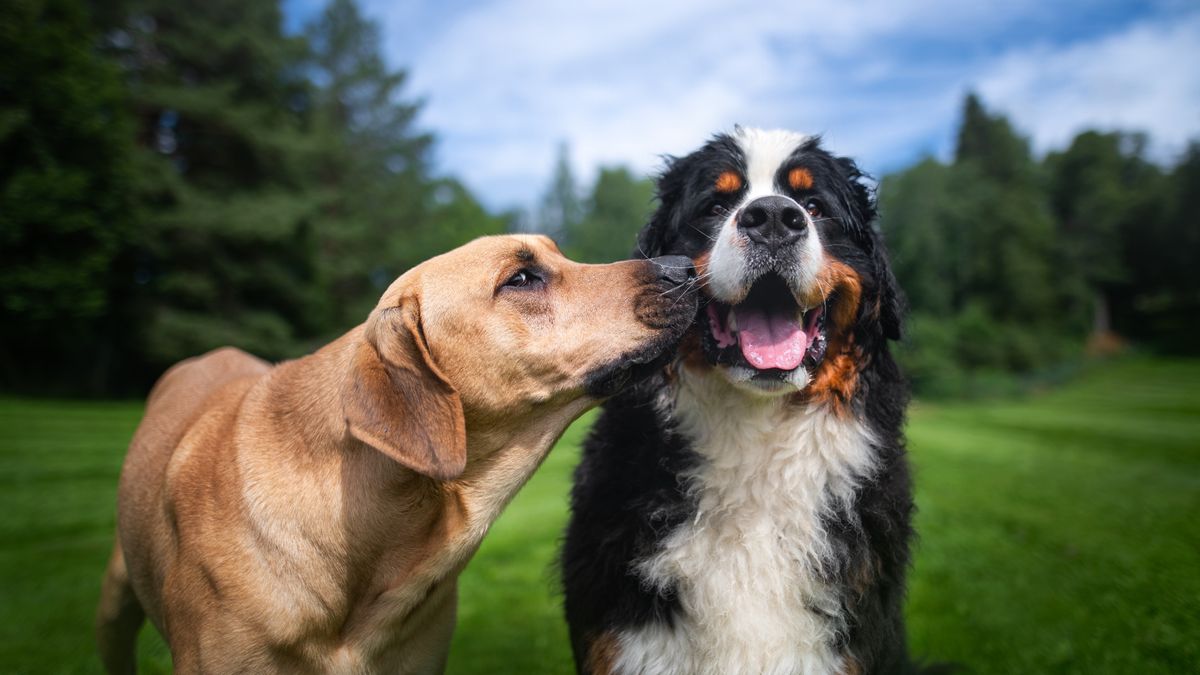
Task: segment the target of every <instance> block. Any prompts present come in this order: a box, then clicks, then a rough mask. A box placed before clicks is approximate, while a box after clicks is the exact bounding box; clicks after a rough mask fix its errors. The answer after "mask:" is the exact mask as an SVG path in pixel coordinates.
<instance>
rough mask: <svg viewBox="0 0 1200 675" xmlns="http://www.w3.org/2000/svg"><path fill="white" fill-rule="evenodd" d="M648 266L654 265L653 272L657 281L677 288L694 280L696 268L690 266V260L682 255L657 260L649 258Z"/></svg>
mask: <svg viewBox="0 0 1200 675" xmlns="http://www.w3.org/2000/svg"><path fill="white" fill-rule="evenodd" d="M650 264H652V265H654V272H655V273H656V274H657V275H658V279H659V281H666V282H667V283H670V284H673V285H675V286H679V285H682V284H685V283H687V282H689V281H691V280H692V279H695V278H696V267H695V266H694V265H692V259H691V258H689V257H687V256H683V255H664V256H661V257H658V258H651V259H650Z"/></svg>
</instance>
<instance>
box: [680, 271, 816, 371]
mask: <svg viewBox="0 0 1200 675" xmlns="http://www.w3.org/2000/svg"><path fill="white" fill-rule="evenodd" d="M704 312H705V314H706V316H707V324H708V331H705V333H706V335H705V339H704V340H703V342H704V349H705V352H706V354H707V355H708V357H709V359H710V360H711V361H713V362H714V363H717V364H722V365H727V366H739V365H740V366H746V367H749V368H751V369H753V371H754V372H755V376H756V377H758V376H768V377H769V376H776V377H783V376H786V374H787V373H790V372H791V371H794V370H795V369H796V368H799V367H800V366H801V365H804V366H806V367H808V368H810V369H811V368H812V367H814V366H816V365H817V364H819V363H820V362H821V360H822V359H823V358H824V357H825V348H826V338H825V307H824V305H817V306H816V307H801V306H800V305H799V304H797V302H796V299H795V297H794V296H793V295H792V291H791V289H790V288H788V285H787V282H785V281H784V280H783V277H781V276H779V275H778V274H775V273H769V274H766V275H763V276H762V277H760V278H759V279H758V281H756V282H754V285H753V286H751V288H750V293H749V294H747V295H746V299H745V300H743V301H742V302H740V303H738V304H736V305H726V304H724V303H722V302H719V301H717V300H711V301H709V303H708V305H707V307H706V308H705V310H704Z"/></svg>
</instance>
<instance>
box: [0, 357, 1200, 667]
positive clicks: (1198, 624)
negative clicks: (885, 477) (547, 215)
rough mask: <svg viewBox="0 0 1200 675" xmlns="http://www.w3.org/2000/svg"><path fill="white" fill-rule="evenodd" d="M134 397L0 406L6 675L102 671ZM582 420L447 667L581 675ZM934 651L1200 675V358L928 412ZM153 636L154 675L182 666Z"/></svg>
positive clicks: (923, 416)
mask: <svg viewBox="0 0 1200 675" xmlns="http://www.w3.org/2000/svg"><path fill="white" fill-rule="evenodd" d="M140 414H141V405H140V404H139V403H96V402H86V403H82V402H58V401H32V400H25V399H8V400H0V542H3V544H2V547H0V579H3V582H2V583H0V671H2V672H6V673H24V672H30V673H33V672H37V673H71V672H98V671H99V664H98V662H97V660H96V658H95V654H94V650H93V647H92V635H91V616H92V611H93V609H94V607H95V601H96V595H97V592H98V587H99V580H100V575H101V572H102V570H103V567H104V563H105V560H106V558H107V555H108V551H109V546H110V545H111V531H112V523H113V509H114V498H115V490H116V482H117V472H118V470H119V467H120V462H121V456H122V454H123V452H124V448H125V445H126V443H127V442H128V440H129V437H130V435H131V434H132V432H133V429H134V427H135V426H136V424H137V421H138V417H139V415H140ZM585 423H586V419H585V420H584V423H581V424H577V425H576V426H575V427H573V428H572V429H571V430H570V431H568V433H567V435H566V437H565V438H564V439H563V441H562V443H561V444H560V447H559V448H558V449H557V450H556V451H555V452H554V453H552V454H551V456H550V458H549V459H548V460H547V462H546V464H545V466H544V467H543V468H542V469H541V470H540V471H539V473H538V475H537V476H535V478H534V479H533V481H532V482H531V483H530V484H529V486H528V487H526V488H525V490H524V491H523V492H522V493H521V494H520V495H519V496H518V497H517V499H516V500H515V501H514V502H513V504H512V506H511V507H510V508H509V510H508V511H507V512H506V514H505V515H504V517H503V518H501V519H500V521H499V522H497V523H496V524H495V526H494V528H493V529H492V532H491V534H490V535H489V536H488V539H487V540H486V541H485V542H484V545H483V548H482V550H481V551H480V553H479V555H478V556H477V557H476V558H475V560H474V561H473V562H472V563H471V565H470V567H469V568H468V569H467V571H466V573H465V574H464V576H463V577H462V579H461V584H460V596H461V603H460V608H459V625H458V632H457V633H456V635H455V640H454V645H453V648H452V653H451V660H450V672H452V673H552V672H562V673H566V672H570V656H569V649H568V646H567V643H566V628H565V626H564V625H563V622H562V620H561V618H560V610H559V604H560V600H559V598H558V596H557V594H556V591H555V582H554V577H553V574H552V561H553V557H554V552H555V549H556V547H557V545H558V538H559V533H560V531H561V528H562V526H563V523H564V521H565V519H566V494H567V490H568V485H569V478H570V471H571V467H572V466H573V465H574V463H575V460H576V457H577V452H578V451H577V448H578V444H579V441H580V440H581V438H582V435H583V433H584V427H585ZM909 439H910V447H911V452H912V457H913V461H914V463H915V465H916V470H917V488H918V489H917V492H918V502H919V504H920V508H921V511H920V515H919V516H918V528H919V530H920V533H921V541H920V544H919V546H918V549H917V556H916V564H915V567H914V569H913V573H912V577H911V579H912V581H911V587H910V593H909V596H910V602H909V609H908V616H909V630H910V635H911V642H912V645H913V649H914V651H915V652H916V653H917V654H921V655H924V656H926V657H928V658H931V659H936V660H951V661H957V662H959V663H962V664H965V665H967V666H968V667H969V670H970V672H975V673H1005V674H1009V673H1081V674H1083V673H1087V674H1089V675H1090V674H1096V673H1139V674H1140V673H1184V672H1195V667H1196V664H1200V524H1198V519H1200V362H1197V361H1152V360H1143V359H1133V360H1126V361H1123V362H1119V363H1115V364H1107V365H1095V366H1093V367H1092V368H1091V369H1090V370H1089V371H1088V372H1087V373H1086V374H1085V375H1084V376H1082V377H1081V378H1080V379H1079V380H1078V381H1077V382H1075V383H1073V384H1070V385H1068V386H1065V387H1063V388H1062V389H1060V390H1056V391H1052V392H1049V393H1045V394H1041V395H1038V396H1035V397H1031V398H1028V399H1025V400H1019V401H1006V402H999V403H997V402H991V403H971V404H961V405H918V406H916V407H915V408H914V410H913V413H912V420H911V424H910V429H909ZM153 633H154V631H153V629H147V630H146V631H144V632H143V639H142V645H141V656H142V658H141V661H142V668H143V670H144V671H147V672H166V671H169V669H170V659H169V657H168V656H167V654H166V652H165V650H164V648H163V647H162V643H161V641H160V640H159V639H158V637H157V636H156V635H154V634H153Z"/></svg>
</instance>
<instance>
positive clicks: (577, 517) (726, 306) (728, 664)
mask: <svg viewBox="0 0 1200 675" xmlns="http://www.w3.org/2000/svg"><path fill="white" fill-rule="evenodd" d="M863 180H864V176H863V174H862V173H861V172H860V171H859V170H858V168H857V167H856V166H855V164H854V162H852V161H851V160H849V159H845V158H839V157H835V156H833V155H831V154H830V153H829V152H827V151H825V150H824V149H822V148H821V146H820V143H819V141H818V139H815V138H810V137H806V136H802V135H798V134H795V133H790V132H785V131H762V130H755V129H743V128H737V129H736V130H735V131H734V132H733V133H732V134H722V135H718V136H716V137H714V138H713V139H712V140H710V141H709V142H708V143H707V144H706V145H704V146H703V147H702V148H700V149H699V150H697V151H696V152H694V153H692V154H690V155H688V156H686V157H683V158H672V159H670V160H669V161H668V166H667V169H666V170H665V172H664V173H663V174H662V175H661V177H660V178H659V181H658V198H659V207H658V209H657V211H656V213H655V214H654V216H653V217H652V219H651V221H650V223H649V224H648V225H647V226H646V227H645V228H644V229H643V230H642V232H641V234H640V235H639V242H638V243H639V251H640V253H641V254H642V255H644V256H647V257H651V256H661V255H685V256H688V257H690V258H691V259H692V260H693V261H694V263H695V266H696V269H697V272H698V276H697V283H698V284H699V285H700V287H701V291H702V293H703V295H704V297H705V299H706V302H703V303H702V306H701V309H700V312H699V314H698V315H697V318H696V322H695V325H694V326H693V328H692V330H691V332H690V333H689V335H688V336H687V337H685V340H684V342H683V344H682V345H681V346H680V349H679V355H678V358H677V359H676V360H675V362H674V365H673V366H671V367H669V368H668V369H667V370H665V371H664V372H663V373H662V374H661V375H660V376H659V377H657V378H656V379H654V380H651V381H650V382H648V383H646V384H643V385H640V386H638V387H635V388H634V389H632V390H629V391H627V393H625V394H622V395H620V396H618V397H617V398H615V399H613V400H611V401H610V402H609V403H608V404H607V405H605V406H604V410H603V413H602V414H601V416H600V418H599V420H598V421H597V423H596V425H595V428H594V429H593V431H592V434H591V436H590V438H589V439H588V441H587V444H586V448H585V450H584V457H583V460H582V462H581V464H580V465H579V468H578V469H577V470H576V474H575V486H574V490H573V493H572V501H571V506H572V518H571V522H570V525H569V527H568V531H567V535H566V541H565V545H564V550H563V561H562V574H563V581H564V584H565V590H566V596H565V605H566V614H567V621H568V623H569V625H570V632H571V641H572V647H573V650H574V653H575V660H576V665H577V668H578V669H579V670H580V671H581V672H584V673H629V674H633V673H642V674H647V675H650V674H658V673H664V674H665V673H679V674H683V673H712V674H714V675H730V674H735V673H747V674H749V673H753V674H756V675H764V674H784V673H788V674H791V673H805V674H808V673H813V674H816V673H841V674H849V673H855V674H860V673H899V672H906V671H908V670H909V669H910V664H909V660H908V656H907V652H906V647H905V631H904V620H903V615H902V603H903V598H904V588H905V584H904V579H905V572H906V568H907V566H908V562H909V540H910V538H911V536H912V530H911V526H910V519H911V516H912V511H913V506H912V494H911V486H910V481H909V471H908V465H907V460H906V458H905V450H904V440H903V437H902V432H901V425H902V423H903V420H904V411H905V407H906V405H907V402H908V390H907V386H906V384H905V381H904V379H903V377H902V375H901V373H900V371H899V370H898V368H897V366H896V363H895V361H894V360H893V359H892V356H891V354H890V353H889V349H888V340H895V339H897V338H899V334H900V318H901V304H902V303H901V299H900V295H899V291H898V289H897V288H896V284H895V281H894V279H893V277H892V273H891V271H890V268H889V266H888V262H887V258H886V254H885V251H884V247H883V242H882V241H881V239H880V236H879V234H878V233H877V232H876V231H875V229H873V227H872V222H873V220H874V217H875V206H874V200H873V197H872V193H871V191H870V189H869V188H868V187H867V186H866V185H865V184H864V183H863Z"/></svg>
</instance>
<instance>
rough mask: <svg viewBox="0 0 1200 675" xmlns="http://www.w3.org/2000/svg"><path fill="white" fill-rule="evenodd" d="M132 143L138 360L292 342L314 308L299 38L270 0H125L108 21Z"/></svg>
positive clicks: (286, 350) (321, 306) (297, 348)
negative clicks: (142, 227) (139, 237)
mask: <svg viewBox="0 0 1200 675" xmlns="http://www.w3.org/2000/svg"><path fill="white" fill-rule="evenodd" d="M113 36H114V39H113V41H112V42H113V44H114V46H115V47H116V48H117V50H118V54H117V56H118V58H120V59H121V61H122V63H123V64H124V65H125V68H126V80H127V82H128V83H129V87H130V90H131V93H132V97H133V109H134V112H135V115H136V119H137V124H138V129H137V133H138V135H137V138H138V140H139V144H140V149H141V151H142V152H141V155H140V156H141V160H140V163H141V171H140V174H139V175H140V184H139V192H138V199H139V202H140V203H141V205H142V213H143V217H144V219H145V222H146V225H147V235H148V236H147V241H146V246H145V249H144V253H143V263H142V270H141V275H142V276H143V278H144V279H145V280H146V287H145V290H146V297H145V302H146V311H147V312H148V317H147V319H146V321H145V334H144V344H145V353H146V355H147V357H148V359H149V360H150V361H151V365H153V366H157V367H159V368H161V366H163V365H166V364H167V363H169V362H171V361H174V360H176V359H179V358H181V357H185V356H190V355H193V354H196V353H198V352H202V351H205V350H207V349H210V348H213V347H215V346H218V345H221V344H235V345H238V346H240V347H243V348H246V349H248V350H250V351H253V352H255V353H258V354H262V355H264V356H266V357H268V358H280V357H283V356H289V355H294V354H297V353H299V352H301V351H303V350H304V348H305V347H306V346H307V344H308V341H309V340H311V339H312V337H313V336H314V335H316V334H317V333H318V332H319V330H320V328H321V326H322V324H323V322H324V321H325V315H326V312H327V304H326V303H325V302H324V299H323V298H322V297H321V294H320V293H318V292H317V290H316V289H317V284H318V277H317V268H316V263H315V260H316V253H317V247H316V239H315V235H314V230H313V226H312V222H311V221H312V213H313V210H314V205H313V203H312V199H311V197H310V196H309V194H308V191H307V190H306V189H305V188H306V187H307V186H306V184H305V180H304V178H305V176H304V173H303V171H302V167H303V162H302V161H301V159H302V156H303V151H304V149H305V144H306V139H305V137H304V135H303V132H302V128H301V124H302V122H303V120H304V118H305V115H306V114H307V112H308V109H309V106H310V103H309V87H308V84H307V82H306V81H305V79H304V77H303V73H302V72H301V70H300V68H299V67H298V65H299V64H300V62H301V60H302V58H303V56H304V44H303V41H302V40H299V39H296V38H289V37H286V36H284V35H283V33H282V30H281V14H280V11H279V7H278V4H277V2H275V1H273V0H253V1H246V0H212V1H209V2H204V3H198V4H197V3H187V4H185V5H181V4H179V3H175V2H169V1H167V0H141V1H138V2H134V3H131V4H130V5H129V6H128V7H127V8H126V10H125V12H124V13H123V14H122V15H121V19H120V24H119V25H118V26H117V28H116V29H115V30H114V31H113Z"/></svg>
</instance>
